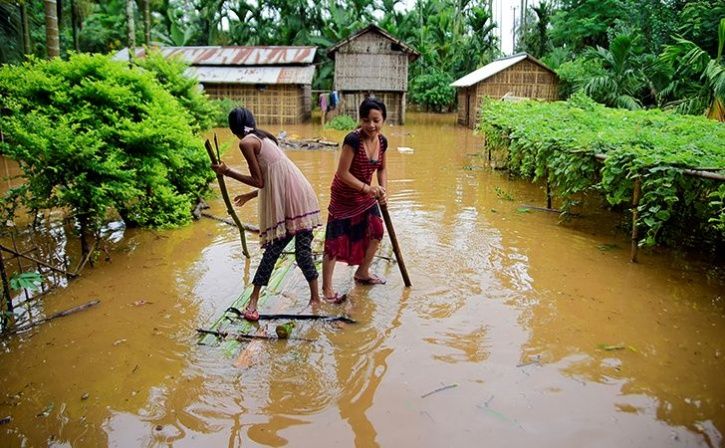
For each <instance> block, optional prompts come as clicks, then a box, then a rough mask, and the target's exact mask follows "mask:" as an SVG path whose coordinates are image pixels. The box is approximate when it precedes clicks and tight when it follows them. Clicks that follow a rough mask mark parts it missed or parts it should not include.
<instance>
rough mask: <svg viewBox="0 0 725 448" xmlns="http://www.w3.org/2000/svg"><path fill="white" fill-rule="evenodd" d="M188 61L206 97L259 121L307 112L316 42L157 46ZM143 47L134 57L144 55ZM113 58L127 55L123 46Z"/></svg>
mask: <svg viewBox="0 0 725 448" xmlns="http://www.w3.org/2000/svg"><path fill="white" fill-rule="evenodd" d="M159 50H160V51H161V53H162V54H163V55H164V57H179V58H181V59H182V60H184V61H185V62H186V63H188V64H189V65H190V67H189V71H188V74H189V76H193V77H195V78H196V79H198V80H199V83H200V84H201V85H202V87H203V89H204V91H205V92H206V93H207V95H208V96H209V97H211V98H215V99H221V98H228V99H231V100H233V101H236V102H237V103H238V104H239V105H242V106H244V107H246V108H249V109H250V110H251V111H252V112H254V116H255V117H256V119H257V123H259V124H297V123H301V122H304V121H306V120H309V118H310V116H311V115H312V100H311V97H312V77H313V76H314V74H315V66H314V65H313V62H314V59H315V54H316V52H317V48H316V47H243V46H237V47H162V48H160V49H159ZM144 55H145V50H144V49H137V51H136V56H137V57H143V56H144ZM116 59H128V50H127V49H126V50H122V51H121V52H119V53H118V54H117V55H116Z"/></svg>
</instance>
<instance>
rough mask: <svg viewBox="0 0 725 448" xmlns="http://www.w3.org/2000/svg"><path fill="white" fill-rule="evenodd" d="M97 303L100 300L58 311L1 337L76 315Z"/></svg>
mask: <svg viewBox="0 0 725 448" xmlns="http://www.w3.org/2000/svg"><path fill="white" fill-rule="evenodd" d="M99 303H101V301H100V300H91V301H90V302H88V303H84V304H83V305H78V306H74V307H73V308H69V309H67V310H64V311H59V312H57V313H55V314H52V315H50V316H48V317H46V318H45V319H40V320H38V321H36V322H31V323H29V324H27V325H23V326H22V327H17V328H14V329H13V331H9V332H7V333H4V334H3V335H2V336H10V335H13V334H16V333H20V332H21V331H25V330H29V329H31V328H33V327H36V326H38V325H40V324H42V323H45V322H48V321H51V320H53V319H57V318H59V317H66V316H69V315H71V314H74V313H77V312H78V311H83V310H86V309H88V308H90V307H92V306H95V305H98V304H99Z"/></svg>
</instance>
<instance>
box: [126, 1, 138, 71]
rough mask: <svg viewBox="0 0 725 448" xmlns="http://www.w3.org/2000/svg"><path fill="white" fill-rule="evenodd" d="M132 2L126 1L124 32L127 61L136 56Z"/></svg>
mask: <svg viewBox="0 0 725 448" xmlns="http://www.w3.org/2000/svg"><path fill="white" fill-rule="evenodd" d="M133 3H134V2H133V0H126V26H127V28H126V31H127V35H128V36H127V37H128V57H129V60H131V59H133V58H134V56H136V25H135V22H134V17H133V16H134V14H133Z"/></svg>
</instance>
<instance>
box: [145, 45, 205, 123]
mask: <svg viewBox="0 0 725 448" xmlns="http://www.w3.org/2000/svg"><path fill="white" fill-rule="evenodd" d="M136 64H137V65H138V66H140V67H143V68H145V69H146V70H148V71H150V72H151V73H153V74H154V76H155V77H156V79H157V80H158V81H159V82H160V83H161V85H163V86H164V88H165V89H166V91H168V92H169V93H171V94H172V95H173V96H174V98H176V99H177V101H179V103H180V104H181V105H182V106H183V107H184V109H186V111H187V112H188V113H189V116H190V117H189V118H190V120H189V122H190V124H191V126H192V128H193V129H194V131H196V132H199V131H204V130H207V129H209V127H210V126H212V125H213V122H214V117H215V112H216V111H215V108H214V106H213V105H212V104H211V103H210V102H209V100H208V99H207V97H206V96H205V95H204V93H203V92H202V90H201V88H200V87H199V82H198V81H197V80H196V79H194V78H191V77H189V76H186V74H185V73H186V70H187V69H188V65H187V64H186V63H185V62H184V61H182V60H181V59H178V58H165V57H164V56H163V55H162V54H161V52H160V51H158V50H151V51H149V52H148V53H147V54H146V57H145V58H139V59H137V60H136Z"/></svg>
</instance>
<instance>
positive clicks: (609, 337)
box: [0, 115, 725, 447]
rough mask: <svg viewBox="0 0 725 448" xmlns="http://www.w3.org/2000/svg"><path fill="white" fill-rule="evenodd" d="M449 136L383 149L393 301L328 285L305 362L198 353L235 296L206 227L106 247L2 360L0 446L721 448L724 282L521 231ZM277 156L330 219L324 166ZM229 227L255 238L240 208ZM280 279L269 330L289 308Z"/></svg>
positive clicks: (713, 275) (231, 267) (295, 295)
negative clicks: (68, 312)
mask: <svg viewBox="0 0 725 448" xmlns="http://www.w3.org/2000/svg"><path fill="white" fill-rule="evenodd" d="M454 120H455V118H454V117H452V116H428V115H413V116H411V119H410V122H411V123H410V124H409V125H406V126H404V127H386V128H385V131H384V132H385V134H386V135H387V136H388V139H389V141H390V151H389V153H388V167H389V171H390V174H389V176H390V181H389V190H390V191H389V195H390V201H389V202H390V205H389V208H390V212H391V215H392V218H393V221H394V223H395V225H396V231H397V234H398V238H399V240H400V243H401V246H402V249H403V253H404V255H405V259H406V260H405V261H406V264H407V267H408V270H409V271H410V276H411V279H412V282H413V287H412V288H410V289H405V288H404V287H403V284H402V280H401V278H400V275H399V274H398V271H397V267H396V266H395V265H394V264H390V263H387V262H385V261H380V262H379V263H378V264H377V267H376V269H377V270H378V271H379V272H380V273H381V274H383V275H385V276H386V277H387V278H388V280H389V281H388V284H387V285H385V286H376V287H365V286H356V285H354V284H353V283H352V281H351V277H352V271H351V268H348V267H347V266H344V265H338V268H337V270H336V273H335V283H336V286H337V287H338V288H339V289H340V290H343V291H347V290H349V292H350V300H349V301H348V302H347V303H346V304H344V305H342V306H339V307H335V306H328V305H325V306H323V307H322V309H321V311H322V312H329V313H343V312H344V313H347V314H349V315H350V316H352V317H353V318H354V319H356V320H358V322H359V323H358V324H356V325H350V326H347V327H345V328H338V327H334V326H331V325H320V324H301V325H299V326H298V328H297V335H299V336H303V337H306V338H311V339H314V342H311V343H305V342H293V341H288V342H279V343H276V342H273V343H255V344H253V345H250V346H249V347H247V348H245V349H244V350H243V352H242V353H241V356H240V353H236V352H235V353H226V352H224V351H223V350H220V349H218V348H214V347H203V346H197V345H196V340H197V339H196V335H195V329H196V328H198V327H204V326H208V325H209V324H210V323H211V322H212V321H213V320H214V319H215V318H216V317H217V316H218V315H220V314H221V313H222V312H223V311H224V309H226V307H227V306H229V304H230V303H231V302H232V301H233V300H234V299H235V298H236V297H237V296H238V295H239V294H240V292H241V291H242V289H243V287H244V285H245V284H246V283H247V282H248V281H249V279H250V277H251V275H253V272H254V269H255V268H256V264H257V263H258V261H259V255H260V252H259V246H258V244H257V241H256V237H255V236H254V235H250V236H249V239H250V250H251V252H252V254H253V257H252V259H251V261H249V262H245V261H244V259H243V257H242V255H241V248H240V244H239V239H238V234H237V232H236V230H235V229H233V228H231V227H229V226H227V225H225V224H221V223H218V222H216V221H213V220H209V219H205V220H202V221H200V222H197V223H194V224H193V225H190V226H188V227H186V228H183V229H179V230H173V231H160V232H150V231H138V230H126V231H125V232H124V235H123V238H122V239H121V240H120V241H119V242H117V243H115V244H114V245H113V251H112V253H111V257H110V261H106V260H103V259H102V260H101V261H100V262H99V264H98V266H97V267H96V268H94V269H89V270H87V271H85V272H84V274H83V276H82V277H81V278H80V279H78V280H75V281H73V282H71V284H70V286H69V287H67V288H64V289H60V290H57V291H56V292H54V293H52V294H50V295H48V296H46V297H45V298H44V299H43V304H44V308H43V312H44V313H46V314H47V313H52V312H55V311H58V310H61V309H65V308H69V307H71V306H74V305H77V304H81V303H84V302H86V301H88V300H90V299H93V298H97V299H100V300H101V304H100V305H98V306H97V307H95V308H93V309H90V310H87V311H84V312H82V313H78V314H76V315H73V316H70V317H67V318H63V319H58V320H55V321H53V322H51V323H48V324H45V325H43V326H41V327H40V328H38V329H37V330H34V331H32V332H30V333H26V334H24V335H22V336H20V337H14V338H11V339H9V340H6V341H5V342H4V343H3V345H2V348H3V353H1V354H0V365H2V366H3V375H2V378H1V379H0V418H2V417H5V416H9V417H10V418H11V420H10V421H9V422H7V423H5V424H3V425H2V426H0V446H3V447H6V446H7V447H12V446H46V445H50V446H74V447H86V446H87V447H96V446H117V447H131V446H175V447H196V446H214V447H217V446H230V447H236V446H283V445H290V446H481V445H482V444H486V445H490V446H551V447H561V446H601V447H612V446H617V447H622V446H632V447H643V446H647V447H650V446H651V447H666V446H722V445H723V436H722V433H723V431H725V381H723V379H722V372H724V371H725V304H723V295H724V293H725V287H724V284H723V282H722V275H721V268H720V267H717V266H716V267H713V266H709V265H706V264H704V263H701V262H699V261H697V260H694V259H693V258H692V257H691V256H690V257H685V256H681V255H677V254H675V253H673V252H668V251H664V250H658V251H657V252H645V253H644V254H643V255H642V256H641V263H640V264H636V265H635V264H631V263H629V262H628V253H627V247H628V242H627V239H626V235H625V234H624V233H623V232H622V231H621V230H617V226H616V224H617V222H618V218H617V217H616V216H613V215H611V214H609V213H608V212H603V211H599V210H598V209H597V208H596V207H592V208H591V210H589V211H587V212H585V213H584V216H583V217H581V218H579V219H576V220H574V221H572V222H570V223H566V224H561V223H559V219H558V216H557V215H556V214H552V213H547V212H540V211H535V210H529V211H525V210H522V209H521V206H522V205H523V204H533V205H538V206H542V205H544V197H545V193H544V192H543V190H542V189H541V187H540V186H537V185H532V184H529V183H528V182H524V181H514V180H510V179H508V178H507V177H506V176H505V174H504V173H502V172H499V171H492V170H490V169H488V168H486V167H485V166H484V165H485V163H484V161H483V159H482V158H480V157H477V156H476V153H477V152H479V151H480V150H481V140H480V138H478V137H476V136H474V135H472V133H471V132H470V131H469V130H466V129H463V128H460V127H455V126H454ZM270 130H271V131H273V132H275V133H276V132H278V131H279V130H280V129H278V128H274V127H270ZM285 131H287V132H288V133H289V134H291V135H292V136H298V137H315V136H321V135H322V136H324V137H325V138H326V139H332V140H336V141H340V140H341V139H342V137H343V134H342V133H338V132H334V131H325V132H324V133H323V132H321V130H320V129H319V127H316V126H313V125H309V126H300V127H288V128H285ZM218 132H219V135H220V137H221V140H222V141H223V142H225V143H228V144H229V145H230V147H232V148H233V147H234V144H233V138H232V137H231V136H230V135H229V134H228V133H226V132H224V131H222V130H220V131H218ZM398 147H410V148H413V149H414V152H412V153H410V152H399V151H398V150H397V148H398ZM288 155H289V156H290V158H292V159H293V160H294V161H295V162H296V163H297V164H298V166H299V167H300V168H301V169H302V171H303V172H304V173H305V174H306V175H307V176H308V178H309V179H310V181H311V182H312V184H313V186H314V187H315V189H316V190H317V192H318V194H319V198H320V203H321V205H322V207H323V209H324V208H326V206H327V203H328V200H329V185H330V181H331V178H332V175H333V173H334V171H335V168H336V163H337V155H338V154H337V152H336V151H288ZM224 158H225V160H226V161H227V162H228V163H230V164H232V165H238V164H240V163H241V161H242V159H241V156H240V154H239V153H238V151H236V150H235V149H230V150H229V151H228V152H227V153H226V155H225V156H224ZM230 189H231V191H232V193H241V192H243V191H247V188H246V187H244V186H241V185H239V184H234V185H232V186H231V187H230ZM210 205H211V210H210V212H211V213H213V214H215V215H218V216H223V215H224V206H223V204H222V202H221V200H220V199H218V198H213V199H212V200H210ZM240 216H241V218H242V220H243V221H247V222H256V219H257V217H256V207H255V206H247V207H245V208H243V209H241V210H240ZM293 275H294V276H296V277H295V278H296V279H297V281H293V282H292V285H293V286H292V287H290V288H288V290H286V291H285V293H284V294H283V295H281V296H279V297H276V298H275V299H274V300H272V301H270V302H269V303H267V304H266V305H265V306H266V307H267V309H275V310H283V311H290V312H296V311H300V310H302V309H303V308H305V305H306V302H307V298H308V292H307V288H306V285H305V284H304V282H303V281H301V278H302V277H301V274H300V273H299V271H296V272H294V274H293ZM262 311H265V309H264V308H263V310H262Z"/></svg>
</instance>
